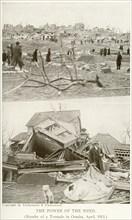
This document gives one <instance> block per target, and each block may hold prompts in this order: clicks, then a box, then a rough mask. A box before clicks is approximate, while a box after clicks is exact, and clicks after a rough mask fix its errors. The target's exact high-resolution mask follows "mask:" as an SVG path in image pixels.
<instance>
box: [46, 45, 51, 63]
mask: <svg viewBox="0 0 132 220" xmlns="http://www.w3.org/2000/svg"><path fill="white" fill-rule="evenodd" d="M50 61H51V49H50V48H49V49H48V53H47V55H46V62H50Z"/></svg>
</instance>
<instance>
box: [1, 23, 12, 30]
mask: <svg viewBox="0 0 132 220" xmlns="http://www.w3.org/2000/svg"><path fill="white" fill-rule="evenodd" d="M3 29H4V30H11V29H13V25H12V24H4V26H3Z"/></svg>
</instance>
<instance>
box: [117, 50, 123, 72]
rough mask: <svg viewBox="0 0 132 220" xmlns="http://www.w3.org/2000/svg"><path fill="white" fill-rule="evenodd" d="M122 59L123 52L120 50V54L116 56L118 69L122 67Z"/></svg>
mask: <svg viewBox="0 0 132 220" xmlns="http://www.w3.org/2000/svg"><path fill="white" fill-rule="evenodd" d="M121 60H122V55H121V52H120V51H118V55H117V58H116V65H117V70H118V69H120V68H121Z"/></svg>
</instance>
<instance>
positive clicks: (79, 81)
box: [9, 38, 103, 92]
mask: <svg viewBox="0 0 132 220" xmlns="http://www.w3.org/2000/svg"><path fill="white" fill-rule="evenodd" d="M60 48H61V50H60V54H59V57H60V58H61V71H62V73H63V71H64V69H66V70H67V72H68V75H69V77H64V76H62V74H58V75H57V77H56V78H55V79H50V77H49V74H48V73H47V69H46V65H45V59H44V58H43V56H42V53H41V52H40V51H39V55H40V59H41V66H42V68H39V66H38V65H36V66H37V68H38V71H40V75H41V76H42V79H43V80H37V79H34V78H33V77H32V76H28V75H27V74H26V75H25V76H23V75H22V77H23V78H24V79H25V81H24V82H23V83H22V84H21V85H19V86H18V87H16V88H14V89H13V90H11V91H14V90H15V89H18V88H20V87H21V86H25V84H26V83H27V82H28V81H32V82H36V83H38V84H40V85H39V86H32V85H30V86H26V87H46V86H50V87H53V88H54V89H56V90H57V91H58V92H63V91H65V90H68V89H69V88H70V87H72V86H76V85H81V86H86V84H87V83H95V84H97V86H98V87H103V85H102V83H101V82H100V80H99V77H98V75H96V77H95V80H88V79H83V78H81V77H79V76H78V70H77V68H76V64H75V61H74V57H71V56H69V55H67V54H65V53H64V50H63V44H62V39H61V38H60ZM66 60H67V61H69V62H70V63H71V64H72V71H71V69H70V68H69V66H68V65H67V64H66V62H65V61H66ZM31 75H32V74H31ZM57 81H58V82H59V85H55V82H57ZM63 81H65V82H67V83H66V84H63V83H62V82H63ZM9 92H10V91H9Z"/></svg>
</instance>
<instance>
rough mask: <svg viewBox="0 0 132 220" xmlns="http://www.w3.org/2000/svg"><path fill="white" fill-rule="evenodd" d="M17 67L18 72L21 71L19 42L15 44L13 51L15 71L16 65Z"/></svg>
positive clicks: (21, 62)
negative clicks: (18, 68)
mask: <svg viewBox="0 0 132 220" xmlns="http://www.w3.org/2000/svg"><path fill="white" fill-rule="evenodd" d="M17 64H18V65H19V67H20V70H21V69H22V66H23V65H24V64H23V61H22V49H21V46H20V43H19V42H16V46H15V47H14V49H13V67H14V69H15V66H16V65H17Z"/></svg>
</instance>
